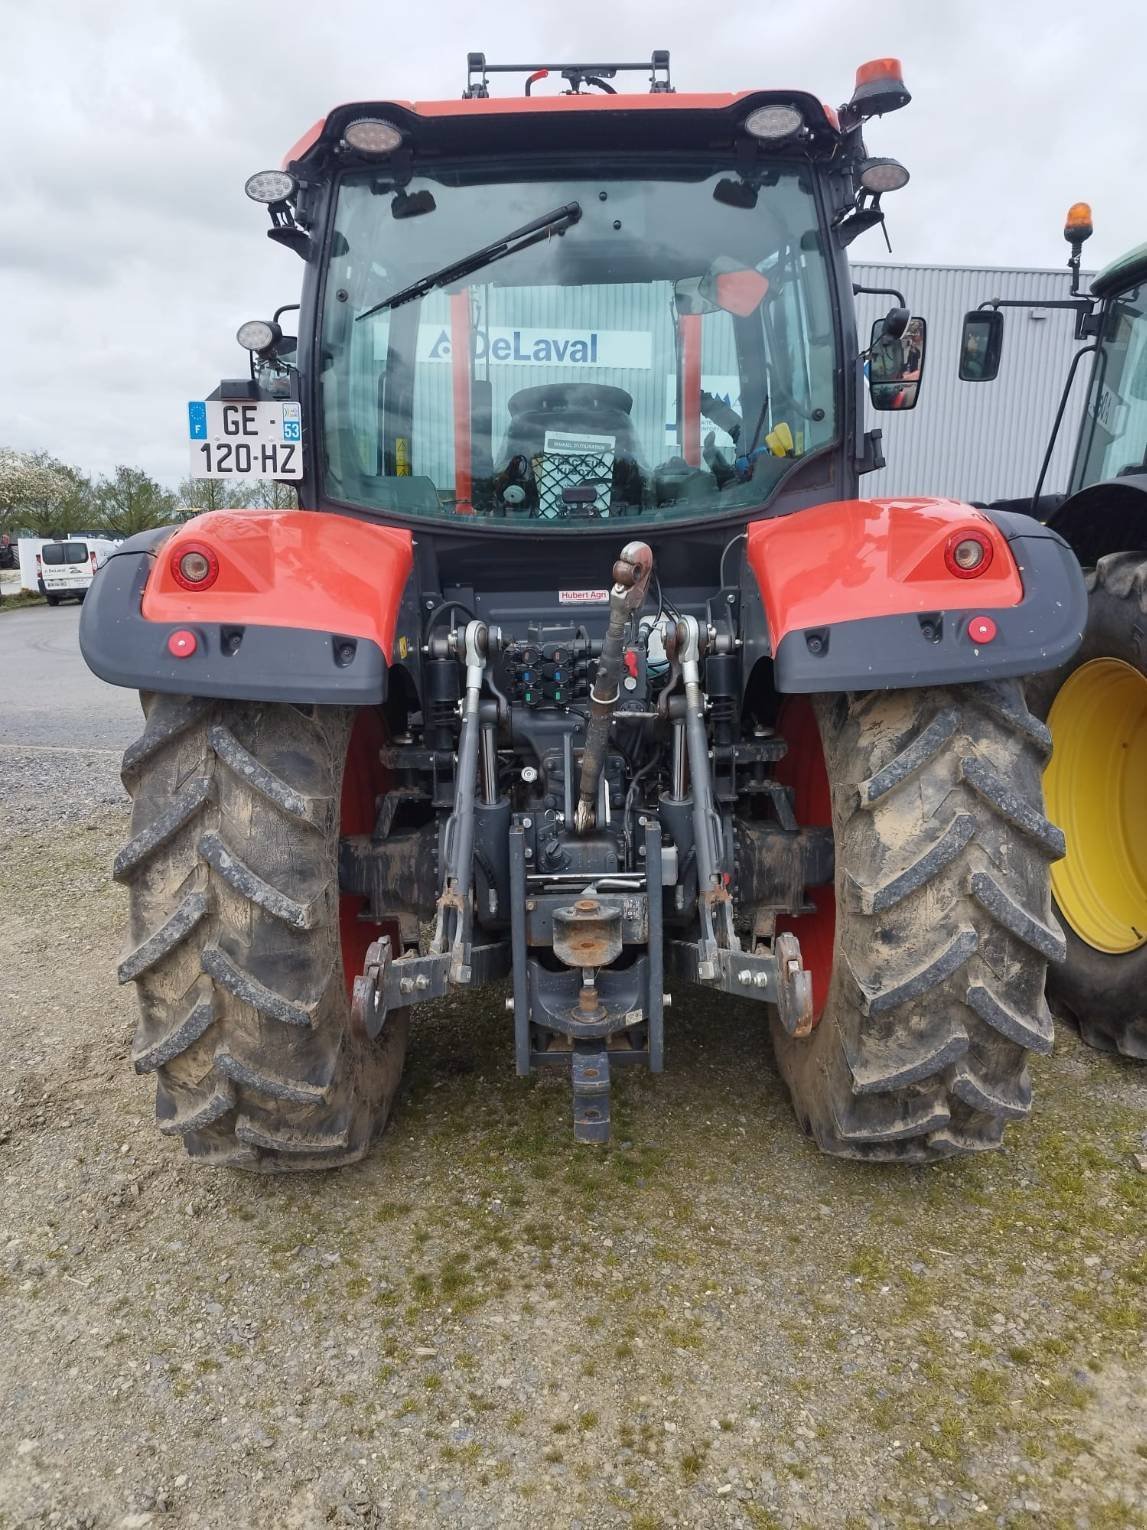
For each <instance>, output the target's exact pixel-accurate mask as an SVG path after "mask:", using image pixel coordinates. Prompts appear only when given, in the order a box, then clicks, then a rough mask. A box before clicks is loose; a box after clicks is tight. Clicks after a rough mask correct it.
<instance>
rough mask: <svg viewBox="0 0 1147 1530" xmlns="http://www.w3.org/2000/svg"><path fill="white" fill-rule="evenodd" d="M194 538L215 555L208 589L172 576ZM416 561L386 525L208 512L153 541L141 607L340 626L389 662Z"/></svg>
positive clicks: (307, 515) (267, 622)
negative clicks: (188, 586) (160, 540)
mask: <svg viewBox="0 0 1147 1530" xmlns="http://www.w3.org/2000/svg"><path fill="white" fill-rule="evenodd" d="M191 544H195V545H197V546H201V547H206V548H207V549H209V550H210V551H211V552H212V553H213V554H214V555H215V557H216V558H217V559H218V562H219V573H218V576H217V577H216V578H215V580H214V581H213V582H212V583H211V585H210V587H209V588H204V589H193V590H187V589H184V588H182V587H181V585H180V584H179V582H178V580H177V579H176V577H175V573H174V572H173V565H175V564H177V563H178V560H179V558H180V556H181V554H182V553H183V552H184V551H186V550H187V548H188V547H189V546H190V545H191ZM413 563H414V557H413V552H412V542H411V535H410V533H409V532H408V531H401V530H397V529H396V528H394V527H392V526H375V525H372V524H371V523H370V522H369V521H357V520H352V519H351V518H350V517H349V516H345V515H330V514H326V513H324V512H322V511H314V510H266V511H260V510H213V511H210V512H209V513H208V514H206V515H199V516H196V518H195V519H194V520H192V521H188V522H187V524H186V525H184V526H181V527H180V528H179V530H178V531H176V532H175V534H174V535H173V536H171V537H170V538H168V540H167V541H166V542H164V543H163V545H162V546H161V547H160V549H159V552H158V556H157V557H156V560H155V567H154V568H153V570H152V572H151V577H150V578H149V579H148V582H147V588H146V590H145V591H144V596H143V607H142V609H143V615H144V617H145V618H146V620H148V621H151V622H176V623H196V622H221V623H232V622H233V623H235V624H236V625H243V626H258V627H288V628H292V627H293V628H298V629H301V630H304V631H311V632H340V633H344V634H346V636H348V637H356V638H368V639H370V640H371V641H372V642H374V643H376V644H377V645H378V647H379V648H380V649H381V650H382V652H383V653H384V654H385V656H386V658H387V660H388V661H389V660H390V657H391V647H392V644H393V642H394V628H395V621H396V619H397V616H398V608H399V604H400V602H401V600H402V592H403V590H404V588H405V586H406V581H407V580H408V579H409V577H410V571H411V568H412V567H413Z"/></svg>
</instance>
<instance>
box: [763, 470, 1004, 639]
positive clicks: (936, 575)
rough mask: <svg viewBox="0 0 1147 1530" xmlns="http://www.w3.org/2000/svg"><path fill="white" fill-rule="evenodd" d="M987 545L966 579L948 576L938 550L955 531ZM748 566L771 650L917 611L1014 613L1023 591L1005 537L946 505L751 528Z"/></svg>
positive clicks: (828, 511) (817, 513)
mask: <svg viewBox="0 0 1147 1530" xmlns="http://www.w3.org/2000/svg"><path fill="white" fill-rule="evenodd" d="M964 530H967V531H970V532H975V533H978V534H979V535H981V536H984V537H986V538H987V539H988V541H989V543H990V545H991V549H992V557H991V561H990V563H989V565H988V567H987V568H986V569H985V571H984V572H983V573H982V574H980V575H978V576H977V577H975V578H960V577H958V576H957V575H955V574H953V573H951V572H950V570H949V568H948V566H947V563H946V561H945V557H944V552H945V548H946V546H947V545H948V543H949V540H950V539H951V538H952V537H953V536H954V535H956V536H957V537H958V534H959V533H960V532H961V531H964ZM747 556H748V562H749V566H750V568H751V569H752V571H753V574H754V575H755V577H756V580H757V583H758V585H759V586H760V591H761V599H762V601H763V603H764V607H765V617H766V620H767V622H768V627H769V637H770V639H771V642H772V645H773V650H774V652H775V651H776V649H777V647H778V646H779V644H780V642H781V640H782V638H784V636H785V635H786V633H789V632H793V631H795V630H797V629H801V628H808V627H818V626H821V625H823V624H825V623H829V622H831V623H836V622H845V621H857V620H862V619H864V618H865V617H876V616H896V615H903V614H905V613H908V612H917V611H964V610H971V609H973V608H974V609H975V610H978V611H979V610H995V609H998V608H1000V607H1007V606H1016V605H1018V604H1019V603H1020V601H1021V600H1022V598H1023V593H1024V592H1023V585H1022V583H1021V581H1020V576H1019V571H1018V570H1017V568H1016V562H1015V559H1014V558H1013V556H1012V552H1011V549H1010V547H1009V546H1008V542H1007V539H1006V538H1005V537H1004V535H1003V533H1002V532H1001V531H1000V529H999V527H998V526H996V524H995V523H994V522H993V521H991V520H990V519H989V518H988V517H987V516H986V515H984V514H983V513H982V512H981V511H979V510H973V509H972V508H971V506H969V505H964V504H961V503H959V501H957V500H952V499H847V500H837V501H835V502H833V503H830V504H826V505H817V506H815V507H814V508H812V509H810V510H801V511H799V512H797V513H796V514H794V515H786V516H783V517H778V518H777V519H775V520H766V521H754V522H753V523H752V524H751V525H750V526H749V532H748V552H747Z"/></svg>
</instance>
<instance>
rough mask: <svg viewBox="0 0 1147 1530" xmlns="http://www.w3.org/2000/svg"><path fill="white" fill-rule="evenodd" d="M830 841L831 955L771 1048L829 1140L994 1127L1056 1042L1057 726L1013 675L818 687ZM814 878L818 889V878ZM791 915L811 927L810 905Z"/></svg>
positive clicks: (848, 1150) (851, 1150) (962, 1142)
mask: <svg viewBox="0 0 1147 1530" xmlns="http://www.w3.org/2000/svg"><path fill="white" fill-rule="evenodd" d="M813 705H814V708H815V713H816V719H817V722H818V724H819V730H820V739H821V744H822V747H823V753H824V766H825V767H826V768H827V773H828V782H829V786H830V788H831V818H832V827H833V830H834V842H835V853H836V878H835V898H836V923H835V931H834V935H833V941H832V970H831V977H830V978H829V980H828V988H827V997H826V999H825V1003H824V1009H823V1013H822V1014H821V1017H820V1020H819V1023H818V1024H817V1026H816V1028H815V1029H814V1030H813V1032H812V1034H811V1035H810V1036H808V1037H806V1038H803V1039H794V1038H793V1037H791V1036H789V1035H788V1034H787V1033H786V1032H785V1031H784V1030H783V1028H782V1027H781V1026H780V1024H779V1022H778V1021H777V1020H776V1019H775V1017H774V1020H773V1039H774V1045H775V1049H776V1053H777V1058H778V1062H779V1064H780V1068H781V1071H782V1074H783V1075H784V1078H785V1081H786V1083H787V1084H788V1087H789V1090H790V1092H791V1094H792V1098H793V1104H794V1106H795V1108H796V1112H797V1115H798V1117H799V1118H800V1120H801V1122H802V1124H803V1125H804V1126H805V1128H806V1129H807V1130H808V1131H809V1132H811V1134H812V1135H813V1137H814V1138H815V1139H816V1142H817V1144H818V1146H819V1147H820V1148H821V1149H822V1150H823V1151H824V1152H826V1153H831V1154H835V1155H838V1156H842V1157H848V1158H865V1159H882V1160H883V1159H888V1160H901V1161H906V1162H914V1163H924V1162H929V1161H931V1160H934V1159H939V1158H946V1157H950V1156H952V1155H954V1154H958V1153H968V1152H978V1151H981V1150H983V1149H987V1148H994V1147H998V1146H999V1145H1000V1142H1001V1140H1002V1136H1003V1129H1004V1126H1005V1124H1006V1123H1007V1122H1008V1121H1011V1120H1018V1119H1020V1118H1022V1117H1024V1116H1026V1115H1027V1114H1028V1111H1029V1109H1030V1106H1031V1082H1030V1079H1029V1077H1028V1069H1027V1057H1028V1052H1029V1051H1036V1052H1049V1051H1050V1050H1051V1046H1052V1037H1053V1026H1052V1019H1051V1015H1050V1013H1049V1010H1048V1007H1047V1002H1046V1000H1045V998H1044V979H1045V972H1046V967H1047V963H1048V961H1049V959H1051V960H1055V959H1059V958H1061V957H1062V954H1063V935H1062V934H1061V932H1060V930H1059V929H1058V927H1057V926H1056V923H1055V919H1054V917H1053V915H1052V912H1051V895H1050V891H1049V877H1048V867H1049V863H1050V861H1051V860H1053V859H1055V858H1056V857H1057V856H1059V855H1062V853H1063V837H1062V835H1061V834H1060V833H1059V831H1058V830H1057V829H1056V828H1054V827H1053V825H1052V824H1051V823H1050V822H1049V821H1048V820H1047V818H1046V817H1045V816H1044V813H1043V798H1042V792H1041V787H1040V774H1041V770H1042V768H1043V765H1044V762H1045V761H1046V759H1047V757H1048V754H1049V752H1050V740H1049V737H1048V733H1047V730H1046V728H1045V727H1044V726H1043V724H1042V723H1040V722H1037V721H1036V720H1035V719H1034V718H1033V717H1032V716H1031V715H1030V714H1029V713H1028V711H1027V708H1026V707H1025V706H1024V702H1023V693H1022V690H1021V687H1020V685H1019V684H1018V682H1015V681H1006V682H1004V683H1002V684H999V685H968V686H960V687H951V688H945V689H939V688H937V689H934V690H915V691H871V692H868V693H865V694H862V695H853V696H846V695H835V696H823V697H816V698H814V702H813ZM810 897H811V898H812V899H813V900H814V901H815V899H816V897H817V892H816V889H812V890H811V892H810ZM790 928H791V929H792V930H793V931H794V932H795V933H796V934H797V935H798V937H799V936H800V933H801V920H800V919H797V920H794V921H792V922H791V925H790Z"/></svg>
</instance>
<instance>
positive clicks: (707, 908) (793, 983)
mask: <svg viewBox="0 0 1147 1530" xmlns="http://www.w3.org/2000/svg"><path fill="white" fill-rule="evenodd" d="M711 641H712V639H711V637H710V634H709V633H708V632H704V633H703V632H702V629H701V626H700V624H699V623H698V621H697V619H696V617H694V616H683V617H681V619H680V620H679V621H678V623H677V625H676V628H675V629H672V630H671V631H670V633H669V641H668V642H667V644H666V652H667V654H668V655H669V657H670V659H672V660H673V661H674V662H675V663H676V664H678V665H679V666H680V670H681V679H682V682H683V684H684V688H685V708H684V717H683V719H678V720H677V721H676V722H675V723H674V728H675V729H676V730H678V735H677V736H676V737H675V741H674V761H675V768H674V785H673V795H672V796H671V798H670V799H669V805H670V807H672V806H673V804H674V803H676V805H677V806H678V808H679V809H681V810H686V809H687V808H689V807H691V809H692V812H691V818H692V838H693V850H694V854H695V856H696V862H697V886H698V900H697V901H698V910H697V912H698V918H699V922H700V926H701V931H700V938H699V939H698V940H695V941H686V940H671V941H669V942H667V950H666V956H667V958H668V965H669V969H670V971H672V972H674V973H676V974H677V975H678V976H680V977H683V978H686V979H687V980H688V981H690V982H693V983H698V984H700V985H701V986H702V987H714V988H720V989H723V990H724V991H725V992H726V993H736V994H740V995H741V996H742V997H744V998H750V999H758V1000H761V1001H763V1002H764V1003H768V1004H775V1005H776V1008H777V1014H778V1016H779V1018H780V1021H781V1024H782V1025H783V1026H784V1028H785V1030H786V1031H788V1033H789V1034H790V1035H791V1036H807V1035H808V1034H809V1032H810V1031H811V1030H812V1023H813V1003H812V974H811V973H809V972H807V971H806V970H805V967H804V963H803V961H802V959H801V949H800V942H799V941H798V940H797V938H796V936H795V935H792V934H789V933H788V932H783V933H781V934H779V935H777V936H776V937H775V939H774V940H773V942H772V946H771V948H770V947H769V946H766V945H763V944H762V945H761V946H760V947H758V949H756V950H754V951H746V950H744V949H743V948H742V946H741V942H740V939H739V938H738V936H737V932H736V929H735V927H734V920H733V900H732V898H731V897H730V896H729V888H728V878H727V877H726V876H725V874H724V872H723V871H722V869H721V863H722V854H721V848H722V847H721V838H722V836H721V818H720V815H719V814H718V812H717V808H716V804H715V802H714V799H713V780H712V774H711V772H710V769H709V740H708V736H707V733H706V729H705V692H704V690H703V688H702V684H701V659H702V656H703V654H704V653H705V651H706V645H707V644H709V643H711ZM682 729H683V730H684V734H685V738H684V747H682V742H681V739H680V736H679V732H680V730H682ZM686 763H687V764H688V773H689V782H688V791H687V792H686V788H685V765H686Z"/></svg>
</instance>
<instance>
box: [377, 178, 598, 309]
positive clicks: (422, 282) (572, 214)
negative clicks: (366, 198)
mask: <svg viewBox="0 0 1147 1530" xmlns="http://www.w3.org/2000/svg"><path fill="white" fill-rule="evenodd" d="M580 217H581V203H580V202H567V203H566V204H565V206H564V207H555V208H554V210H553V212H548V213H543V214H542V216H541V217H540V218H535V219H534V221H533V222H532V223H524V224H523V225H522V227H521V228H516V229H515V230H514V232H513V233H512V234H507V235H506V236H505V237H504V238H502V239H496V240H495V241H494V243H493V244H484V245H483V246H482V248H481V249H480V250H474V251H473V253H472V254H470V255H463V257H462V259H461V260H455V261H453V262H452V263H451V264H450V265H448V266H443V267H442V269H441V270H440V271H431V272H430V274H429V275H428V276H420V277H419V278H418V280H417V281H416V282H411V284H410V286H409V287H402V288H400V289H399V291H398V292H392V293H391V295H390V296H389V297H388V298H383V300H382V302H381V303H376V304H375V305H374V307H373V308H368V309H367V310H366V312H365V313H360V314H359V315H358V316H357V318H356V321H355V322H356V323H357V322H359V321H361V320H363V319H369V318H370V317H371V316H372V315H373V314H376V313H381V312H382V310H383V309H384V308H398V307H400V306H401V305H402V304H403V303H412V302H413V301H414V299H415V298H420V297H425V296H426V294H427V293H428V292H433V291H434V289H435V288H436V287H445V286H446V285H447V284H448V283H449V282H456V281H460V280H461V279H462V277H464V276H470V275H471V274H472V273H473V272H475V271H480V270H481V269H482V267H483V266H489V265H492V264H493V263H494V261H496V260H504V259H505V257H506V256H507V255H516V254H517V253H518V251H519V250H528V249H529V247H530V245H532V244H540V243H541V241H542V240H543V239H550V238H552V237H553V235H554V234H564V233H565V231H566V229H567V228H569V227H571V225H572V224H574V223H576V222H577V221H578V219H579V218H580Z"/></svg>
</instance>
